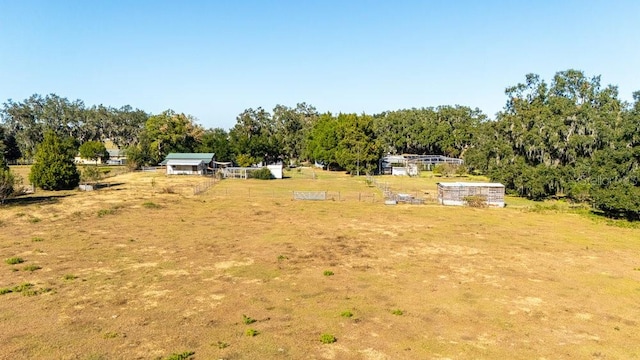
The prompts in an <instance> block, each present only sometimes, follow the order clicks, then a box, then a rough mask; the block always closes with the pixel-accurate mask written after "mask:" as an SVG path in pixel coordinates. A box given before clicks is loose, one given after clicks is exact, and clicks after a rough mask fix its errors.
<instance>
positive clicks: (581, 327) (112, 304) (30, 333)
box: [0, 167, 640, 360]
mask: <svg viewBox="0 0 640 360" xmlns="http://www.w3.org/2000/svg"><path fill="white" fill-rule="evenodd" d="M14 171H16V172H18V173H21V174H22V176H23V177H25V176H26V174H27V173H28V168H25V167H22V168H15V169H14ZM288 175H289V176H290V177H289V178H287V179H284V180H273V181H260V180H224V181H221V182H217V183H215V184H214V185H213V186H211V187H210V188H209V189H208V190H206V191H204V192H202V193H199V194H194V187H195V186H196V185H200V184H203V183H207V179H206V178H203V177H190V176H175V177H167V176H165V175H163V174H161V173H126V174H122V175H117V176H114V177H111V178H108V179H107V182H108V183H109V186H108V187H104V188H102V189H100V190H98V191H94V192H79V191H67V192H45V191H37V192H36V193H35V194H32V195H29V196H27V197H24V198H21V199H18V200H17V201H15V200H14V201H13V202H10V203H9V204H5V205H3V206H0V256H1V257H2V263H0V294H2V295H0V349H1V350H0V358H1V359H82V360H89V359H92V360H97V359H187V358H188V359H363V360H364V359H370V360H378V359H633V358H640V348H639V347H638V342H639V340H640V337H639V336H638V334H639V333H640V324H639V322H640V317H638V313H639V311H640V257H639V256H638V254H640V229H639V228H637V227H633V226H622V225H626V224H627V223H624V222H620V223H616V222H611V221H606V220H604V219H601V218H598V217H596V216H594V215H589V214H588V213H587V212H585V211H584V210H575V209H572V208H569V206H568V205H566V204H563V203H533V202H529V201H526V200H522V199H515V198H508V199H507V203H508V206H507V207H506V208H504V209H475V208H460V207H443V206H439V205H436V204H434V203H430V202H428V203H427V204H426V205H397V206H385V205H384V203H383V201H382V200H383V199H382V194H381V193H380V191H379V190H378V189H377V188H375V187H372V186H369V185H368V184H367V182H366V181H365V179H364V177H360V178H358V177H350V176H347V175H344V174H342V173H328V172H322V171H318V172H316V173H315V174H312V173H311V170H309V169H302V170H299V171H291V172H289V173H288ZM377 179H378V181H380V182H388V183H389V185H390V186H391V187H392V188H393V189H394V190H396V191H398V192H407V193H410V194H414V195H418V196H424V197H427V198H432V197H433V196H434V195H435V189H436V187H435V183H436V181H438V179H437V178H433V177H429V176H426V177H421V178H416V179H410V178H391V177H378V178H377ZM452 180H453V179H452ZM208 185H211V184H207V186H208ZM294 190H308V191H328V192H329V194H331V200H327V201H300V200H293V198H292V191H294ZM321 339H323V340H324V342H325V343H323V342H322V341H321ZM334 340H335V341H334Z"/></svg>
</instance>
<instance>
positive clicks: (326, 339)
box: [320, 333, 338, 344]
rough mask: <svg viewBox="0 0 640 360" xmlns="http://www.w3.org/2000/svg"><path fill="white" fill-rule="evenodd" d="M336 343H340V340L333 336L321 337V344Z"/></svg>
mask: <svg viewBox="0 0 640 360" xmlns="http://www.w3.org/2000/svg"><path fill="white" fill-rule="evenodd" d="M336 341H338V339H336V337H335V336H333V335H331V334H326V333H325V334H322V335H320V342H321V343H323V344H333V343H334V342H336Z"/></svg>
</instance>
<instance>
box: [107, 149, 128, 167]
mask: <svg viewBox="0 0 640 360" xmlns="http://www.w3.org/2000/svg"><path fill="white" fill-rule="evenodd" d="M107 152H108V153H109V160H107V165H126V164H127V155H126V153H125V151H124V150H123V149H107Z"/></svg>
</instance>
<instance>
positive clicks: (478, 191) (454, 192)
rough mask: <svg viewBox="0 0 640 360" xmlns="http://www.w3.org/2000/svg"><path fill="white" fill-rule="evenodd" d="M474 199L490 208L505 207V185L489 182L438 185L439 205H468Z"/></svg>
mask: <svg viewBox="0 0 640 360" xmlns="http://www.w3.org/2000/svg"><path fill="white" fill-rule="evenodd" d="M472 197H473V198H476V199H478V198H480V199H483V200H484V202H485V203H486V205H487V206H490V207H504V185H502V184H500V183H489V182H446V183H438V203H440V204H442V205H457V206H463V205H467V203H468V202H469V200H470V199H471V198H472Z"/></svg>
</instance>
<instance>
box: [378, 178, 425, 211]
mask: <svg viewBox="0 0 640 360" xmlns="http://www.w3.org/2000/svg"><path fill="white" fill-rule="evenodd" d="M366 181H367V183H368V184H371V185H373V186H375V187H377V188H378V189H379V190H380V191H382V195H383V196H384V202H385V204H397V203H404V204H412V205H422V204H425V203H426V202H435V198H433V197H428V196H427V197H424V196H422V197H421V196H419V195H418V194H417V193H416V194H415V195H413V194H407V193H398V192H395V191H393V190H392V189H391V186H390V185H389V183H386V182H381V181H378V180H377V179H376V178H375V177H373V176H372V175H367V179H366Z"/></svg>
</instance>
